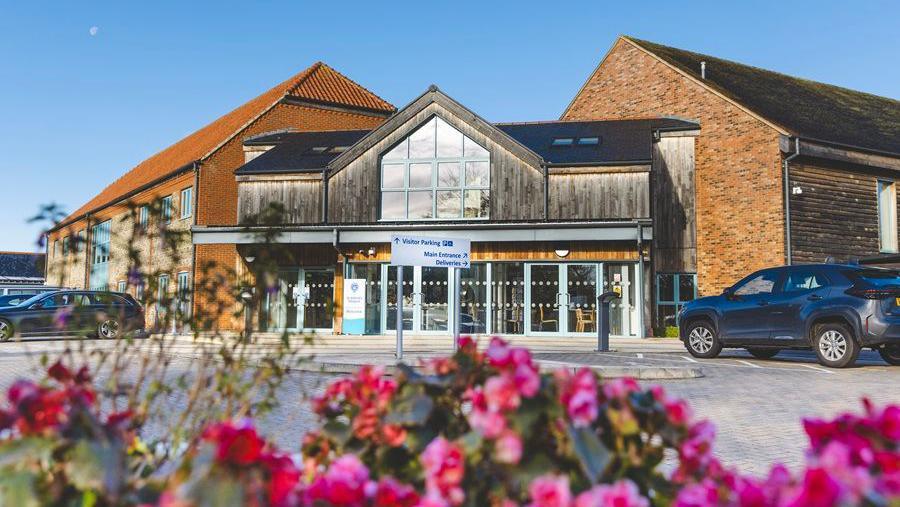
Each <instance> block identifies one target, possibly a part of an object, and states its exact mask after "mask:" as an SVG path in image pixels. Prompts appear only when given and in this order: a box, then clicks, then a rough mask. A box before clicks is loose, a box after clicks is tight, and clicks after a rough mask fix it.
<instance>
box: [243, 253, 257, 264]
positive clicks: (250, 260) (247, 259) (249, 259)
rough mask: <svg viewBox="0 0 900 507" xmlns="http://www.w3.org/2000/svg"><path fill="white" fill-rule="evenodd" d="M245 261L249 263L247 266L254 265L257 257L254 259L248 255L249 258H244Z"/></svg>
mask: <svg viewBox="0 0 900 507" xmlns="http://www.w3.org/2000/svg"><path fill="white" fill-rule="evenodd" d="M244 260H245V261H247V264H253V261H255V260H256V257H254V256H252V255H248V256H246V257H244Z"/></svg>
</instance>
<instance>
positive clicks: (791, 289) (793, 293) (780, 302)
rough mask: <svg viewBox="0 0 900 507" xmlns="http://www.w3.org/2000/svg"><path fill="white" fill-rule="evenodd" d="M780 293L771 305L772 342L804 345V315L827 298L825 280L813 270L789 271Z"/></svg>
mask: <svg viewBox="0 0 900 507" xmlns="http://www.w3.org/2000/svg"><path fill="white" fill-rule="evenodd" d="M781 286H782V287H781V291H779V292H778V293H777V294H775V295H774V296H773V298H772V302H771V304H770V307H771V311H772V335H771V338H772V342H773V343H776V344H779V343H780V344H786V345H791V344H796V343H805V342H806V339H805V336H804V334H805V332H806V326H805V325H804V319H805V316H806V315H809V313H810V312H811V311H812V309H813V308H814V307H815V306H818V305H819V304H820V303H819V302H820V301H822V300H824V299H825V298H826V297H828V295H829V293H830V291H831V289H830V284H829V282H828V279H827V278H826V277H825V275H824V274H823V273H822V272H821V271H818V270H815V269H812V268H792V269H790V270H789V271H788V272H787V273H785V276H784V278H783V280H782V283H781Z"/></svg>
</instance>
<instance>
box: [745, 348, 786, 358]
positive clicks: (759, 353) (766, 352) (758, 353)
mask: <svg viewBox="0 0 900 507" xmlns="http://www.w3.org/2000/svg"><path fill="white" fill-rule="evenodd" d="M747 352H749V353H750V355H751V356H753V357H755V358H757V359H772V358H773V357H775V356H777V355H778V353H779V352H781V349H757V348H748V349H747Z"/></svg>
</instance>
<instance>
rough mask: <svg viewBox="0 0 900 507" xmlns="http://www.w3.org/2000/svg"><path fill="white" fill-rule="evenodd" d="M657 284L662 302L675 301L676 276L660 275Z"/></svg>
mask: <svg viewBox="0 0 900 507" xmlns="http://www.w3.org/2000/svg"><path fill="white" fill-rule="evenodd" d="M656 283H657V286H658V290H659V300H660V301H675V275H658V276H657V277H656Z"/></svg>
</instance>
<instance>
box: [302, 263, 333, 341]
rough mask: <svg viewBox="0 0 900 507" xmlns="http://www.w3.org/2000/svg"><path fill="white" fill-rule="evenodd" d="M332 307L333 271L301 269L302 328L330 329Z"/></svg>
mask: <svg viewBox="0 0 900 507" xmlns="http://www.w3.org/2000/svg"><path fill="white" fill-rule="evenodd" d="M333 309H334V271H333V270H331V269H304V270H303V328H304V329H331V327H332V311H333Z"/></svg>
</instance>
